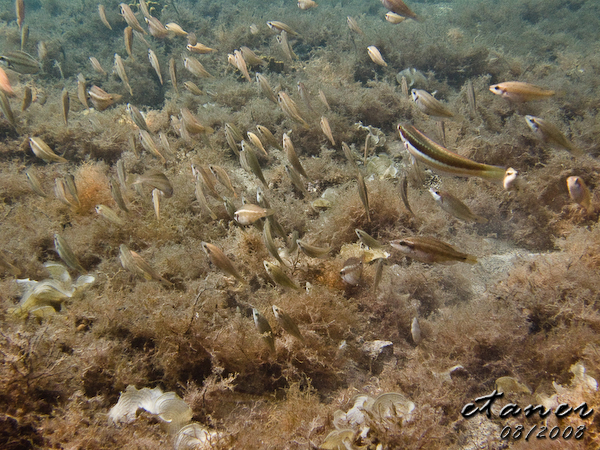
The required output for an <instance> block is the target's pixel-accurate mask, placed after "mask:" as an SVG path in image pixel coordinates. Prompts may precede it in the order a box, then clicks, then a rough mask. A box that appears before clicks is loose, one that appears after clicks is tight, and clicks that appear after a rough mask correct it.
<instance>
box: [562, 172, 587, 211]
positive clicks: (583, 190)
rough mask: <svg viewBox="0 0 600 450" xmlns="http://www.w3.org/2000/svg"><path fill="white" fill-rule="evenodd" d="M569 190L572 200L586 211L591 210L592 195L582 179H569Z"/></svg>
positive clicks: (573, 177)
mask: <svg viewBox="0 0 600 450" xmlns="http://www.w3.org/2000/svg"><path fill="white" fill-rule="evenodd" d="M567 189H568V190H569V197H571V200H573V201H574V202H575V203H577V204H578V205H580V206H581V207H582V208H584V209H585V210H586V211H590V210H591V206H592V195H591V194H590V190H589V189H588V187H587V186H586V185H585V182H584V181H583V180H582V179H581V178H580V177H575V176H572V177H569V178H567Z"/></svg>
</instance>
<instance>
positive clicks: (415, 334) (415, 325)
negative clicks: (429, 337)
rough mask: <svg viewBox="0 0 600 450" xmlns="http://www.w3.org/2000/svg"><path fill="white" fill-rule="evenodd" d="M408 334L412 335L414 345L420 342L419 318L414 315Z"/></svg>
mask: <svg viewBox="0 0 600 450" xmlns="http://www.w3.org/2000/svg"><path fill="white" fill-rule="evenodd" d="M410 334H411V336H412V339H413V342H414V343H415V344H416V345H419V344H420V343H421V327H420V326H419V320H418V319H417V318H416V317H415V318H414V319H413V321H412V324H411V325H410Z"/></svg>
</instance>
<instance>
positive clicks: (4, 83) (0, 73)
mask: <svg viewBox="0 0 600 450" xmlns="http://www.w3.org/2000/svg"><path fill="white" fill-rule="evenodd" d="M0 90H1V91H2V92H4V93H5V94H6V95H7V96H9V97H14V96H15V91H14V90H13V88H12V86H11V85H10V80H9V79H8V75H6V72H5V71H4V69H3V68H2V67H0Z"/></svg>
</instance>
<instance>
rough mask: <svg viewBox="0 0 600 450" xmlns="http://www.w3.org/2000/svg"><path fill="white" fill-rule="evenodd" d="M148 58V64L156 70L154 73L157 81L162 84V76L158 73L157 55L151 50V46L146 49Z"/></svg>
mask: <svg viewBox="0 0 600 450" xmlns="http://www.w3.org/2000/svg"><path fill="white" fill-rule="evenodd" d="M148 59H149V60H150V65H151V66H152V68H153V69H154V71H155V72H156V75H158V81H160V84H163V78H162V75H161V73H160V64H159V62H158V57H157V56H156V53H154V52H153V51H152V49H151V48H149V49H148Z"/></svg>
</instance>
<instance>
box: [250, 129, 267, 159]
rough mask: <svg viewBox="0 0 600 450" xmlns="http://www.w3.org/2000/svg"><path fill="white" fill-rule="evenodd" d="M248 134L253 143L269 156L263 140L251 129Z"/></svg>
mask: <svg viewBox="0 0 600 450" xmlns="http://www.w3.org/2000/svg"><path fill="white" fill-rule="evenodd" d="M246 135H247V136H248V139H249V140H250V142H251V143H252V145H254V146H255V147H256V148H257V149H259V150H260V151H261V152H263V154H264V155H265V156H267V157H268V156H269V154H268V153H267V151H266V150H265V147H264V146H263V144H262V142H261V141H260V139H259V137H258V136H257V135H256V134H254V133H253V132H251V131H248V132H247V133H246Z"/></svg>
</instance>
